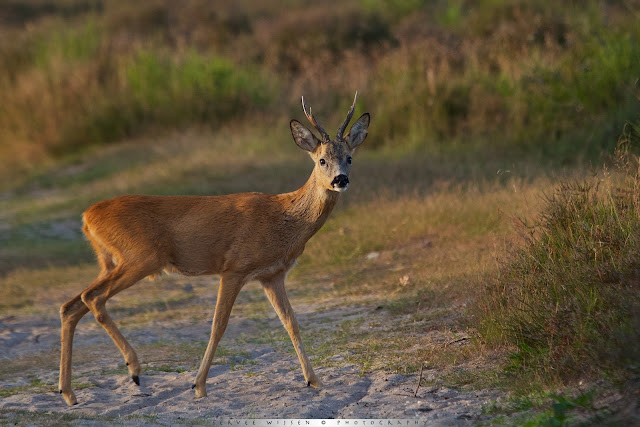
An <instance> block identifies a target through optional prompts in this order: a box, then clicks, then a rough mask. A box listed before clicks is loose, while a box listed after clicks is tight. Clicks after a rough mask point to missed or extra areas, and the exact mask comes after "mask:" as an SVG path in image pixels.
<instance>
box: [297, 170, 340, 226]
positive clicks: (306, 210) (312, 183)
mask: <svg viewBox="0 0 640 427" xmlns="http://www.w3.org/2000/svg"><path fill="white" fill-rule="evenodd" d="M339 194H340V193H338V192H336V191H331V190H328V189H326V188H324V187H322V186H321V185H320V184H319V183H318V181H317V179H316V176H315V173H311V176H310V177H309V179H308V180H307V182H306V183H305V184H304V185H303V186H302V187H301V188H300V189H298V190H297V191H294V192H293V193H289V196H290V201H289V205H288V206H287V207H286V208H285V211H286V214H287V215H288V216H291V217H293V218H296V219H297V220H298V221H300V222H301V223H302V224H301V225H302V226H303V228H304V230H302V233H301V234H302V235H307V236H308V237H307V238H311V236H312V235H313V234H315V233H316V231H318V230H319V229H320V227H322V225H323V224H324V223H325V221H326V220H327V218H328V217H329V214H330V213H331V211H332V210H333V208H334V207H335V205H336V203H337V202H338V196H339Z"/></svg>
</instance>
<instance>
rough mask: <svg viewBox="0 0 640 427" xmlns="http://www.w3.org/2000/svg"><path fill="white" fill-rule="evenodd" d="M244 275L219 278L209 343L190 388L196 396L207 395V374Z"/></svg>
mask: <svg viewBox="0 0 640 427" xmlns="http://www.w3.org/2000/svg"><path fill="white" fill-rule="evenodd" d="M244 282H245V279H244V277H238V276H234V275H223V276H222V278H221V279H220V288H219V289H218V299H217V301H216V311H215V314H214V315H213V324H212V325H211V337H210V338H209V344H208V345H207V349H206V351H205V352H204V356H203V358H202V363H201V364H200V369H198V373H197V374H196V381H195V384H193V386H192V388H195V389H196V397H198V398H200V397H205V396H206V395H207V376H208V375H209V368H210V367H211V362H212V361H213V356H214V355H215V353H216V348H218V343H219V342H220V339H221V338H222V335H224V331H225V329H227V323H228V322H229V316H230V315H231V308H232V307H233V303H234V302H235V301H236V297H237V296H238V293H239V292H240V289H242V286H243V285H244Z"/></svg>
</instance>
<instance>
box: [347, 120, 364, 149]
mask: <svg viewBox="0 0 640 427" xmlns="http://www.w3.org/2000/svg"><path fill="white" fill-rule="evenodd" d="M369 121H370V116H369V113H364V114H363V115H362V116H360V118H359V119H358V120H357V121H356V122H355V123H354V124H353V126H351V130H349V133H348V134H347V136H346V137H345V138H344V139H345V141H347V144H349V147H351V149H352V150H353V149H354V148H356V147H357V146H358V145H360V144H362V143H363V142H364V140H365V139H366V138H367V128H368V127H369Z"/></svg>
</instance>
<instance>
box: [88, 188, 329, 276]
mask: <svg viewBox="0 0 640 427" xmlns="http://www.w3.org/2000/svg"><path fill="white" fill-rule="evenodd" d="M313 192H314V185H313V183H309V182H308V183H307V184H306V185H305V186H304V187H302V188H300V189H299V190H297V191H294V192H291V193H286V194H278V195H269V194H262V193H240V194H231V195H227V196H122V197H117V198H114V199H110V200H105V201H102V202H99V203H96V204H95V205H93V206H92V207H91V208H89V209H88V210H87V211H86V212H85V213H84V217H83V219H84V224H85V226H84V231H85V234H86V235H87V237H88V238H89V240H90V241H92V242H95V244H97V245H98V246H100V247H101V249H102V248H104V249H105V250H106V252H109V253H117V252H116V251H118V250H123V249H119V248H127V249H124V250H123V253H122V255H121V256H122V258H125V259H129V260H131V261H134V262H135V260H136V259H137V258H138V257H142V258H143V260H142V261H146V262H148V261H147V258H148V255H149V254H151V253H154V254H156V255H157V256H158V259H157V260H156V261H157V262H156V263H154V264H155V266H156V268H157V270H156V271H152V272H150V274H149V275H155V274H159V273H160V272H161V271H162V270H167V271H171V272H177V273H181V274H184V275H187V276H199V275H206V274H222V273H225V272H236V273H238V274H244V275H246V276H247V277H250V279H256V280H260V279H262V278H263V275H264V274H269V273H268V272H271V271H273V272H277V271H279V270H281V269H283V268H290V267H291V266H292V265H293V263H294V262H295V260H296V258H298V257H299V256H300V254H302V252H303V251H304V246H305V244H306V242H307V241H308V240H309V239H310V238H311V237H312V236H313V235H314V234H315V233H316V232H317V231H318V230H319V229H320V228H321V227H322V225H323V224H324V222H325V221H326V220H327V218H328V217H329V214H330V213H331V211H332V209H333V207H334V206H335V204H336V202H337V200H338V193H335V192H330V191H328V190H322V191H318V192H317V193H319V194H313ZM310 193H311V194H310ZM133 212H144V216H132V215H131V214H132V213H133ZM136 230H144V233H136ZM141 237H142V238H141ZM124 251H126V252H124ZM149 269H151V268H150V267H149Z"/></svg>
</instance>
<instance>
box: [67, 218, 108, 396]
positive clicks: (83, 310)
mask: <svg viewBox="0 0 640 427" xmlns="http://www.w3.org/2000/svg"><path fill="white" fill-rule="evenodd" d="M85 233H86V234H87V236H88V237H89V241H90V242H91V244H92V246H93V248H94V249H95V252H96V255H97V257H98V263H99V264H100V267H101V272H100V277H104V276H106V275H107V274H108V273H109V272H111V271H112V270H113V269H114V268H115V264H114V262H113V256H112V255H111V253H110V252H109V251H108V250H107V249H106V248H104V247H103V246H102V245H100V244H99V243H98V242H97V241H96V240H95V239H93V238H92V236H91V235H90V234H89V233H88V230H87V229H85ZM88 312H89V308H88V307H87V306H86V305H85V303H84V302H83V301H82V294H80V295H76V296H75V297H74V298H72V299H71V300H69V301H67V302H66V303H64V304H63V305H62V307H60V323H61V328H60V347H61V349H60V380H59V390H60V394H62V396H63V397H64V399H65V401H66V402H67V404H68V405H70V406H71V405H75V404H76V403H77V400H76V396H75V393H74V392H73V390H72V389H71V363H72V353H73V336H74V334H75V330H76V326H77V325H78V322H79V321H80V319H82V318H83V317H84V315H85V314H87V313H88Z"/></svg>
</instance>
